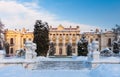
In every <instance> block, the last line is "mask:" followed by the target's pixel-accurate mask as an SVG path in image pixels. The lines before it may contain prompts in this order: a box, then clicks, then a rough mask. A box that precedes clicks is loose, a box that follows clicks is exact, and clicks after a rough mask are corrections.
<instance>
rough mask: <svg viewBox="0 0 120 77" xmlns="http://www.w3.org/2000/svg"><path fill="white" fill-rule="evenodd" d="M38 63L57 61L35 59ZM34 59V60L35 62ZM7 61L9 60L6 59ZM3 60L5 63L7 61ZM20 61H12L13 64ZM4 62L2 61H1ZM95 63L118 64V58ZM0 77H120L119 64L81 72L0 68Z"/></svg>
mask: <svg viewBox="0 0 120 77" xmlns="http://www.w3.org/2000/svg"><path fill="white" fill-rule="evenodd" d="M37 59H38V60H39V61H58V59H54V58H45V57H39V58H37ZM37 59H36V60H37ZM7 60H9V59H7ZM7 60H5V62H6V61H7ZM15 60H18V62H21V59H13V62H14V61H15ZM61 60H64V61H66V60H68V61H71V60H72V61H74V60H75V61H85V60H87V58H86V57H72V58H66V59H65V58H64V59H63V58H61ZM3 61H4V60H3ZM97 62H120V58H119V57H105V58H104V57H103V58H101V59H100V60H98V61H97ZM0 77H120V64H109V63H108V64H104V63H103V64H100V65H99V66H98V67H96V68H94V69H81V70H66V69H64V70H61V69H60V70H40V69H39V70H28V69H25V68H24V67H23V66H20V65H16V66H6V67H2V68H0Z"/></svg>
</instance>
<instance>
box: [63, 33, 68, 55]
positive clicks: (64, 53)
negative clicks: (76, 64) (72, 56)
mask: <svg viewBox="0 0 120 77" xmlns="http://www.w3.org/2000/svg"><path fill="white" fill-rule="evenodd" d="M63 55H67V54H66V45H65V35H63Z"/></svg>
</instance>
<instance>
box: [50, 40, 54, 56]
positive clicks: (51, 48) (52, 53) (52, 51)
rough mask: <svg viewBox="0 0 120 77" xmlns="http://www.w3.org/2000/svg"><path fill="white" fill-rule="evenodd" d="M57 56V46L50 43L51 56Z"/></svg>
mask: <svg viewBox="0 0 120 77" xmlns="http://www.w3.org/2000/svg"><path fill="white" fill-rule="evenodd" d="M54 54H55V46H54V43H53V42H50V49H49V56H54Z"/></svg>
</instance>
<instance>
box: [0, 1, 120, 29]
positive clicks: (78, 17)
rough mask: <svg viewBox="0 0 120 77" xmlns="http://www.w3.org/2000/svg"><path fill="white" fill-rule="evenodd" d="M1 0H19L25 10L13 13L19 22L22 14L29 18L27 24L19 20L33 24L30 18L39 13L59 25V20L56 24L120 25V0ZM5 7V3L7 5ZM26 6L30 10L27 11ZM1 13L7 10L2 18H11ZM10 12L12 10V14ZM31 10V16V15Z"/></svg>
mask: <svg viewBox="0 0 120 77" xmlns="http://www.w3.org/2000/svg"><path fill="white" fill-rule="evenodd" d="M2 1H4V3H10V2H13V4H16V6H17V5H18V6H17V7H18V9H19V8H21V6H23V7H24V8H21V9H22V11H23V12H22V11H19V12H21V13H22V14H21V13H19V14H18V13H17V14H16V17H15V16H14V19H15V20H16V22H18V21H17V20H21V22H22V20H23V19H22V18H24V19H26V21H27V22H25V21H23V22H24V23H26V24H22V23H21V22H18V23H19V24H21V25H33V23H32V24H27V23H28V22H29V23H30V21H32V20H30V19H33V20H35V19H36V18H37V17H38V16H37V15H40V16H41V18H40V19H43V20H44V21H47V22H48V23H50V24H51V25H56V24H54V23H56V22H57V24H62V23H63V24H68V23H69V24H71V25H74V24H75V25H76V24H82V26H86V25H87V26H89V27H90V26H91V27H92V26H94V27H100V28H102V29H105V28H108V29H111V28H113V27H114V26H115V24H119V25H120V0H12V1H11V0H8V1H5V0H2ZM2 4H3V3H2ZM19 5H21V6H19ZM7 6H8V5H7ZM2 7H4V5H3V6H2ZM9 7H10V6H9ZM13 7H14V6H13ZM16 9H17V8H16ZM23 9H27V10H26V11H25V10H23ZM0 10H1V9H0ZM11 10H13V11H15V9H12V7H11ZM2 11H3V10H2ZM31 11H32V12H31ZM16 12H18V11H17V10H16V11H15V13H16ZM26 12H27V13H26ZM28 12H29V13H28ZM24 13H25V14H24ZM38 13H39V14H38ZM41 13H42V14H41ZM2 14H6V11H5V12H3V13H1V16H0V17H1V19H3V21H8V20H7V18H6V19H5V17H2V16H3V15H2ZM10 14H11V12H10V13H9V15H10ZM29 14H30V16H28V15H29ZM18 15H19V17H18ZM23 15H26V16H23ZM32 15H33V16H32ZM6 16H7V15H6ZM10 16H11V15H10ZM20 16H21V17H20ZM33 17H34V18H33ZM19 18H21V19H19ZM9 19H10V18H9ZM28 19H29V20H28ZM9 21H10V20H9ZM9 21H8V22H9ZM13 25H14V24H13ZM15 25H17V24H15ZM89 27H86V28H89Z"/></svg>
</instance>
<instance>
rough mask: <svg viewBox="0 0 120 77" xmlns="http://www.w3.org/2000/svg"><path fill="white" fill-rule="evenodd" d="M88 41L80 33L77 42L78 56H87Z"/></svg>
mask: <svg viewBox="0 0 120 77" xmlns="http://www.w3.org/2000/svg"><path fill="white" fill-rule="evenodd" d="M87 45H88V41H87V40H86V38H85V35H84V34H83V35H82V38H81V39H80V41H79V42H78V56H87V54H88V50H87Z"/></svg>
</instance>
